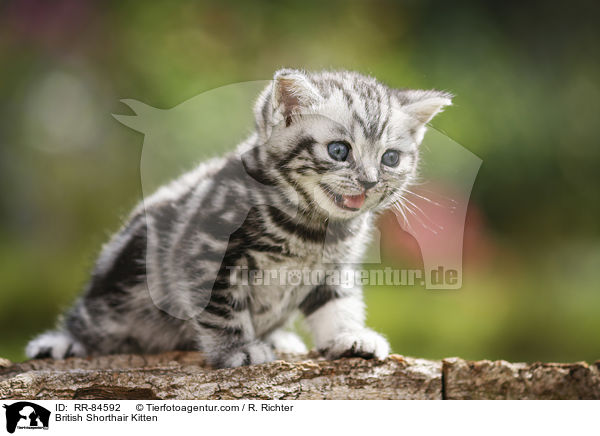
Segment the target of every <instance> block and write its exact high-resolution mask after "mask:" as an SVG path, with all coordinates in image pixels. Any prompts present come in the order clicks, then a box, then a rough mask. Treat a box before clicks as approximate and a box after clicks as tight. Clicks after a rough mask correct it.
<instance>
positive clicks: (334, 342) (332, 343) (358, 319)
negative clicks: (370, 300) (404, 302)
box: [300, 285, 390, 359]
mask: <svg viewBox="0 0 600 436" xmlns="http://www.w3.org/2000/svg"><path fill="white" fill-rule="evenodd" d="M300 309H301V310H302V311H303V312H304V315H305V316H306V320H307V323H308V325H309V327H310V329H311V331H312V333H313V335H314V340H315V345H316V347H317V349H319V350H320V351H322V352H323V353H324V354H325V356H326V357H327V358H329V359H337V358H339V357H350V356H359V357H365V358H372V357H375V358H377V359H385V358H386V357H387V355H388V354H389V352H390V346H389V344H388V342H387V340H386V339H385V338H384V337H383V336H381V335H380V334H379V333H376V332H374V331H373V330H371V329H369V328H366V327H365V325H364V322H365V315H364V303H363V301H362V291H361V289H360V288H353V289H350V290H347V289H341V288H335V287H331V286H328V285H322V286H318V287H316V288H315V289H314V290H313V291H312V292H311V293H310V294H309V295H308V297H307V298H306V299H305V300H304V302H303V303H302V305H301V307H300Z"/></svg>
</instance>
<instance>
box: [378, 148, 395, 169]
mask: <svg viewBox="0 0 600 436" xmlns="http://www.w3.org/2000/svg"><path fill="white" fill-rule="evenodd" d="M381 163H382V164H384V165H385V166H388V167H397V166H398V164H399V163H400V152H399V151H398V150H388V151H386V152H385V153H383V156H381Z"/></svg>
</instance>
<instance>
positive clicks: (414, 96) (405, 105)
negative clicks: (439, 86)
mask: <svg viewBox="0 0 600 436" xmlns="http://www.w3.org/2000/svg"><path fill="white" fill-rule="evenodd" d="M397 95H398V99H399V101H400V104H401V108H402V110H403V111H404V112H406V113H407V114H408V115H410V116H411V118H412V120H413V123H414V124H415V125H414V127H418V126H423V125H425V124H427V123H428V122H429V121H431V119H432V118H433V117H434V116H436V115H437V114H438V113H440V112H441V111H442V110H443V109H444V107H445V106H449V105H451V104H452V97H453V95H452V94H450V93H448V92H443V91H434V90H431V91H419V90H407V91H398V94H397Z"/></svg>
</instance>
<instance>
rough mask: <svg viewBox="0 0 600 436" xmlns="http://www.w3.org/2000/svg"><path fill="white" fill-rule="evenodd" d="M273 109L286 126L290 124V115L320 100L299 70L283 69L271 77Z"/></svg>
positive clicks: (316, 92) (314, 88) (312, 86)
mask: <svg viewBox="0 0 600 436" xmlns="http://www.w3.org/2000/svg"><path fill="white" fill-rule="evenodd" d="M271 95H272V98H271V101H272V104H273V109H274V110H275V111H277V112H279V114H281V117H282V118H283V119H284V120H285V124H286V126H289V125H290V123H291V122H292V115H294V114H298V113H300V112H301V111H302V109H307V108H309V107H311V106H313V105H315V104H318V103H319V102H320V101H321V100H322V96H321V94H320V93H319V91H318V89H317V88H316V87H315V86H314V85H313V84H312V83H311V82H310V81H309V80H308V77H306V74H305V73H303V72H302V71H299V70H291V69H283V70H279V71H277V72H276V73H275V76H274V77H273V91H272V94H271Z"/></svg>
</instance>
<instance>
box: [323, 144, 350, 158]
mask: <svg viewBox="0 0 600 436" xmlns="http://www.w3.org/2000/svg"><path fill="white" fill-rule="evenodd" d="M327 151H328V152H329V156H331V157H332V158H333V159H335V160H337V161H339V162H343V161H345V160H346V158H347V157H348V153H350V147H349V146H348V144H346V143H345V142H330V143H329V145H328V146H327Z"/></svg>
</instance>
